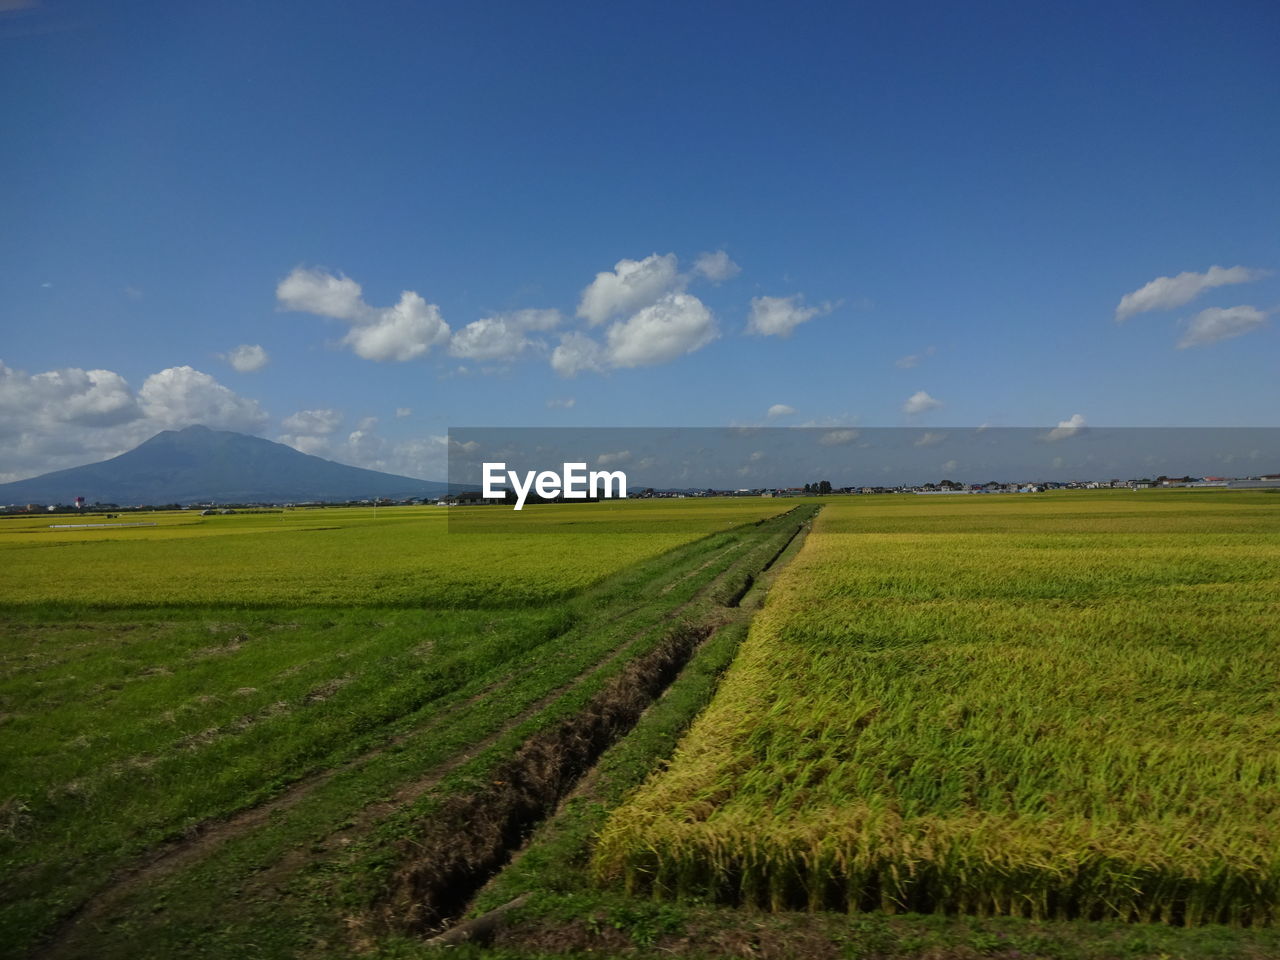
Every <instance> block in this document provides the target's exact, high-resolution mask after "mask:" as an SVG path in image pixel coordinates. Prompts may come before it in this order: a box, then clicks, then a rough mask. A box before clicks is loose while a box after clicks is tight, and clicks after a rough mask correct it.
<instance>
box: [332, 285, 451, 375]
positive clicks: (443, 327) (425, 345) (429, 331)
mask: <svg viewBox="0 0 1280 960" xmlns="http://www.w3.org/2000/svg"><path fill="white" fill-rule="evenodd" d="M448 339H449V325H448V324H447V323H445V322H444V318H443V317H441V316H440V308H439V307H437V306H436V305H435V304H434V303H427V301H425V300H424V299H422V297H420V296H419V295H418V294H416V293H414V292H413V291H412V290H406V291H404V292H403V293H402V294H401V295H400V302H399V303H397V304H396V305H395V306H394V307H391V308H389V309H387V310H380V311H378V314H377V316H376V318H375V319H373V320H372V321H369V322H367V323H362V324H358V325H356V326H354V327H352V328H351V330H350V331H348V333H347V335H346V336H345V337H343V338H342V342H343V343H346V344H349V345H350V347H351V349H353V350H354V351H355V352H356V353H357V354H359V355H360V356H362V357H364V358H365V359H366V360H378V361H385V360H399V361H404V360H412V359H413V358H414V357H420V356H422V355H423V354H424V353H426V352H427V351H428V350H430V349H431V348H432V347H433V346H435V345H436V344H438V343H442V342H444V341H446V340H448Z"/></svg>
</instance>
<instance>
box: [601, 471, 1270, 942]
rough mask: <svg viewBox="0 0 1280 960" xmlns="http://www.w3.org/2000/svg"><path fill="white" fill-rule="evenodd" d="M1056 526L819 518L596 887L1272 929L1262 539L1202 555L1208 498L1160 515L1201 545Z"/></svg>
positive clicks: (1232, 540) (1261, 520)
mask: <svg viewBox="0 0 1280 960" xmlns="http://www.w3.org/2000/svg"><path fill="white" fill-rule="evenodd" d="M1008 502H1010V503H1012V504H1014V506H1013V507H1011V508H1010V509H1015V508H1020V509H1026V510H1035V509H1043V507H1042V504H1040V503H1036V504H1034V505H1033V504H1032V502H1030V501H1008ZM1077 502H1078V503H1079V504H1080V505H1081V508H1080V509H1081V511H1082V516H1081V518H1080V520H1079V522H1078V523H1076V524H1074V525H1073V528H1071V529H1067V526H1068V525H1066V524H1063V523H1061V522H1058V523H1056V524H1055V527H1054V529H1055V531H1056V532H1054V533H1045V534H1040V535H1034V536H1026V535H1019V534H1012V533H998V534H996V533H986V534H974V533H959V534H945V533H938V532H931V533H929V534H928V535H924V534H921V533H913V532H900V533H866V534H864V533H859V532H857V531H858V530H859V529H860V527H859V524H860V520H861V515H860V514H859V510H860V509H866V507H864V506H863V504H861V503H842V504H835V505H831V506H829V507H828V508H827V509H826V511H824V513H823V515H822V516H821V517H820V518H819V520H818V521H817V524H816V526H815V532H814V535H813V536H811V537H810V539H809V541H808V543H807V544H806V546H805V548H804V550H803V551H802V553H801V555H800V556H799V557H798V558H797V560H796V562H795V563H794V564H792V566H791V567H790V568H789V569H788V570H787V571H786V572H785V574H784V575H783V576H782V577H781V578H780V579H779V581H778V583H777V585H776V586H775V588H774V593H773V594H772V595H771V598H770V601H769V605H768V606H767V607H766V608H765V610H764V611H763V613H762V614H761V615H760V616H759V617H758V618H757V620H756V622H755V624H754V625H753V628H752V631H751V635H750V638H749V640H748V641H747V643H746V644H745V645H744V647H743V649H742V652H741V654H740V657H739V659H738V661H737V662H736V663H735V665H734V667H733V668H732V670H731V671H730V673H729V675H728V676H727V677H726V680H725V682H724V685H723V686H722V688H721V690H720V692H719V693H718V695H717V697H716V699H715V701H714V702H713V703H712V705H711V707H710V709H709V710H708V711H707V713H706V714H705V715H704V716H703V717H702V718H701V719H700V720H699V721H698V723H697V724H695V726H694V727H693V728H692V730H691V732H690V734H689V736H688V737H687V738H686V740H685V742H684V744H683V745H682V748H681V750H680V751H679V753H678V755H677V757H676V759H675V761H674V762H673V764H672V766H671V768H670V769H669V770H668V771H667V772H666V773H664V774H663V775H661V776H659V777H657V778H656V779H654V780H652V781H650V782H649V783H648V784H647V785H646V786H645V787H644V788H643V789H642V790H641V791H640V793H639V794H638V795H637V796H636V797H635V798H634V799H633V801H632V802H630V803H629V804H628V805H626V806H624V807H623V808H621V809H620V810H619V811H618V812H617V813H616V814H615V815H614V817H613V818H612V819H611V821H610V822H609V824H608V825H607V826H606V828H605V830H604V832H603V835H602V837H601V841H600V844H599V847H598V850H597V857H596V865H597V868H598V870H599V871H600V873H601V874H603V875H605V876H612V877H622V878H625V882H626V883H627V885H628V886H629V887H630V888H631V889H632V890H639V889H646V888H652V889H654V890H655V891H657V892H658V893H661V894H674V895H696V896H710V897H714V898H716V899H719V900H723V901H729V902H743V903H752V904H758V905H761V906H766V907H770V908H773V909H782V908H790V907H808V908H810V909H823V908H840V909H869V908H879V909H887V910H891V911H905V910H913V911H937V910H948V911H962V912H971V913H993V914H1021V915H1027V916H1033V917H1064V918H1065V917H1086V918H1101V917H1110V918H1122V919H1131V920H1164V921H1169V922H1177V923H1188V924H1196V923H1207V922H1231V923H1238V924H1260V923H1271V922H1274V921H1275V920H1276V914H1277V906H1278V905H1280V843H1278V842H1277V841H1280V757H1278V756H1277V752H1276V749H1275V745H1276V743H1277V742H1280V711H1278V710H1277V706H1280V696H1278V695H1277V691H1276V687H1275V682H1274V678H1275V677H1276V675H1277V672H1278V670H1280V644H1277V642H1276V641H1277V639H1280V632H1278V629H1277V623H1280V617H1278V616H1277V614H1280V603H1278V602H1277V597H1280V576H1278V575H1277V570H1280V534H1277V533H1276V532H1275V530H1276V524H1275V520H1274V518H1273V516H1271V515H1269V514H1266V513H1261V514H1260V513H1257V512H1256V511H1253V512H1250V510H1249V509H1243V508H1242V511H1241V514H1240V515H1239V516H1237V517H1236V518H1235V519H1236V520H1237V521H1238V522H1237V523H1235V524H1233V529H1243V530H1244V531H1246V532H1240V533H1231V534H1221V533H1216V532H1215V531H1216V530H1217V529H1218V528H1217V527H1216V526H1215V519H1214V518H1215V517H1217V516H1220V515H1221V512H1222V511H1223V510H1224V509H1230V505H1231V500H1230V498H1229V497H1228V496H1226V495H1223V496H1222V497H1221V498H1217V499H1214V500H1205V499H1201V500H1195V501H1193V500H1190V499H1187V500H1184V501H1182V502H1183V503H1185V504H1187V506H1186V510H1187V511H1188V512H1187V513H1186V516H1185V517H1184V518H1183V520H1184V521H1185V523H1190V522H1192V520H1193V518H1194V516H1195V509H1196V507H1197V506H1199V505H1200V504H1204V505H1205V507H1206V509H1209V510H1211V511H1212V516H1207V517H1206V519H1205V520H1204V522H1203V532H1202V533H1187V532H1179V533H1153V534H1139V533H1126V534H1116V533H1100V532H1094V531H1092V530H1091V518H1089V517H1088V516H1085V515H1083V511H1084V510H1086V509H1088V507H1089V502H1088V500H1087V499H1086V498H1080V499H1079V500H1078V501H1077ZM1146 502H1149V503H1151V504H1153V506H1156V507H1158V508H1159V509H1160V510H1162V511H1167V507H1168V502H1167V501H1164V500H1162V499H1157V498H1154V497H1153V498H1152V499H1151V500H1149V501H1146ZM1021 503H1026V504H1027V506H1026V507H1025V508H1022V507H1019V506H1018V505H1019V504H1021ZM995 505H996V501H994V500H993V501H988V502H985V503H983V504H981V507H980V509H982V510H984V511H989V510H991V509H992V508H993V507H994V506H995ZM1070 506H1071V502H1070V500H1063V501H1059V502H1058V504H1057V508H1058V509H1059V510H1064V509H1065V510H1069V509H1070ZM1278 506H1280V505H1278ZM898 509H899V510H900V511H901V512H900V513H899V515H898V518H897V520H896V521H895V522H896V523H898V524H900V525H905V522H906V520H907V518H908V517H909V514H908V513H907V512H906V508H898ZM910 509H912V510H915V511H918V515H919V517H920V518H921V521H922V523H921V525H922V528H926V529H928V530H930V531H937V530H939V529H940V527H939V524H938V520H939V517H940V516H942V515H944V514H943V513H940V511H947V512H950V513H951V514H952V515H954V516H956V517H957V518H959V521H960V524H959V525H961V526H963V525H964V523H963V521H964V510H965V509H966V506H965V505H962V504H954V503H952V504H946V505H940V504H936V503H932V502H931V503H917V504H915V505H913V506H912V507H911V508H910ZM1134 509H1135V510H1138V511H1140V510H1141V506H1140V503H1139V502H1135V506H1134ZM1185 523H1184V524H1180V527H1185Z"/></svg>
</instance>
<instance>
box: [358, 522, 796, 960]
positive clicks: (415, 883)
mask: <svg viewBox="0 0 1280 960" xmlns="http://www.w3.org/2000/svg"><path fill="white" fill-rule="evenodd" d="M816 512H817V511H816V508H803V509H800V508H798V509H797V510H796V511H792V512H791V513H792V514H794V521H793V524H792V526H791V529H790V530H789V531H788V534H787V535H786V536H785V537H784V538H781V542H780V543H779V542H778V541H776V540H774V541H772V542H769V541H766V542H765V543H764V544H762V545H761V546H762V547H764V548H765V549H764V550H752V551H748V552H747V554H746V555H745V556H744V557H742V558H741V560H739V561H738V562H737V563H735V564H734V565H733V566H731V567H730V568H729V569H728V570H726V571H725V572H724V573H722V574H721V575H720V576H718V577H717V578H716V579H715V580H713V581H712V582H711V583H710V584H709V585H708V586H707V587H705V588H704V589H703V590H702V591H701V592H700V594H699V595H698V597H697V598H696V599H695V600H694V601H691V602H690V603H689V604H686V605H685V608H683V609H682V611H681V619H679V620H678V621H677V622H676V623H675V624H674V625H673V626H671V627H670V628H669V629H668V630H667V631H666V633H665V635H664V637H663V639H662V640H661V641H660V642H659V643H658V644H657V645H656V646H654V647H653V648H651V649H650V650H648V651H647V652H645V653H643V654H640V655H638V656H636V657H634V658H633V659H631V660H629V661H628V662H627V663H626V665H625V666H624V667H623V669H622V670H621V671H620V672H618V673H617V674H615V675H614V676H613V677H612V678H611V679H610V680H609V681H607V682H606V683H605V684H604V685H603V686H602V687H601V688H600V689H599V691H598V692H597V693H596V694H595V695H594V696H593V697H592V698H591V699H590V700H589V701H588V702H587V703H586V705H585V706H584V707H583V708H582V709H581V710H579V711H578V712H577V713H575V714H573V715H571V716H568V717H565V718H564V719H562V720H561V721H560V722H559V723H557V724H556V725H554V726H553V727H550V728H548V729H545V730H543V731H541V732H540V733H538V734H536V735H535V736H533V737H531V738H530V739H529V740H528V741H526V742H525V743H524V744H523V745H522V746H521V747H520V749H519V750H518V751H517V752H516V753H515V755H514V756H512V757H511V758H510V759H508V760H506V761H505V762H503V763H501V764H500V765H499V766H498V767H496V768H495V769H494V770H493V771H492V774H491V780H490V783H489V784H488V785H487V786H486V787H485V788H483V789H481V790H479V791H477V792H474V793H471V794H467V795H462V796H457V797H454V798H452V799H450V800H449V801H448V802H447V803H446V804H445V805H443V806H442V807H441V808H439V809H438V810H436V811H434V812H433V815H432V817H431V818H430V820H429V821H424V822H423V823H422V824H421V829H420V830H419V831H418V832H416V833H415V834H414V835H412V836H410V837H407V838H405V839H404V840H403V841H402V843H401V845H400V851H399V852H400V860H401V862H400V866H399V867H398V869H397V870H396V871H395V873H394V878H393V882H392V884H391V888H390V890H389V892H388V895H387V896H386V898H385V899H384V900H383V901H382V903H381V904H380V905H379V908H378V914H379V916H378V918H377V919H378V926H380V927H381V928H382V929H383V930H385V931H392V932H401V933H409V934H412V935H415V936H418V937H430V938H431V939H430V940H429V942H430V943H433V944H435V945H439V946H451V945H455V944H457V943H461V942H468V941H470V942H485V941H487V940H489V939H490V938H492V936H493V935H494V934H495V933H496V932H497V931H498V930H500V929H501V928H502V926H503V925H504V924H505V922H506V919H507V915H508V914H509V913H510V912H511V911H512V909H513V908H515V907H518V906H519V905H521V904H523V902H524V900H525V899H526V898H527V895H528V891H524V892H522V893H520V894H518V895H517V896H516V897H515V898H514V899H512V900H511V901H508V902H506V903H504V904H502V905H501V906H498V907H497V908H495V909H493V910H492V911H490V912H487V913H484V914H483V915H482V916H480V917H479V918H474V919H471V920H465V919H463V918H465V917H466V916H467V914H468V913H469V912H470V909H471V907H472V905H473V902H474V900H475V897H476V895H477V893H479V892H480V891H481V890H482V889H483V888H485V887H486V885H489V884H491V883H492V882H493V881H494V879H495V877H497V875H498V874H500V873H501V871H503V869H504V868H505V867H506V866H507V865H508V864H509V863H511V862H512V860H513V859H514V858H517V857H519V856H520V855H521V854H522V853H523V852H524V850H525V849H526V847H527V845H528V843H529V842H530V839H531V836H532V834H533V833H534V831H535V830H536V829H537V828H539V827H542V826H545V825H546V824H547V822H548V820H549V819H551V818H554V817H555V816H556V814H557V812H558V810H559V809H560V808H561V805H562V804H563V803H564V801H565V800H566V799H567V798H569V797H570V796H571V795H573V794H574V792H575V790H577V789H578V787H579V785H580V784H581V783H582V782H583V781H584V779H586V778H587V775H588V774H590V773H592V772H593V770H594V766H595V764H596V763H597V761H598V760H599V759H600V757H601V755H602V754H604V753H605V751H606V750H608V749H609V748H610V747H612V746H614V745H615V744H618V743H619V741H621V740H622V739H623V738H625V737H626V736H627V735H628V734H629V733H630V732H631V731H632V730H633V728H634V727H635V726H636V724H637V722H638V721H639V720H640V719H641V717H642V716H644V715H645V713H646V712H647V711H648V710H650V708H651V707H652V706H653V705H654V703H655V702H656V701H658V700H659V699H660V698H662V697H663V695H664V694H665V693H666V692H667V691H668V689H669V688H670V687H671V685H672V684H673V683H674V682H675V681H676V680H677V678H678V677H680V675H681V672H682V671H683V670H684V669H685V667H686V665H687V664H688V663H689V662H690V659H691V658H692V657H693V656H694V655H695V653H697V652H698V650H699V649H700V647H702V646H703V645H704V644H705V643H707V641H708V640H709V639H710V638H711V637H713V636H714V635H716V634H717V632H718V631H721V630H723V629H724V628H725V627H727V626H729V625H730V624H733V625H734V626H736V627H738V628H739V633H738V636H739V637H741V636H745V632H746V627H747V625H749V623H750V620H751V618H752V616H753V615H754V613H755V611H756V610H758V609H759V607H760V606H761V604H762V603H763V601H764V596H765V595H766V593H767V590H768V586H769V584H770V583H771V582H772V578H773V575H776V572H777V570H776V569H775V568H776V567H777V566H778V564H779V560H780V559H781V558H782V557H783V556H784V554H787V551H788V550H789V549H792V551H793V554H794V549H798V547H799V545H800V543H801V542H802V541H803V538H804V535H805V533H806V532H807V530H808V529H809V522H810V520H811V519H812V516H813V514H814V513H816ZM734 648H735V649H736V642H735V643H734ZM731 658H732V652H730V654H729V656H728V657H727V658H726V659H725V661H724V663H723V664H721V667H720V669H723V667H725V666H727V665H728V660H729V659H731ZM692 719H693V716H692V715H691V716H688V717H687V718H685V721H684V722H685V725H687V723H688V722H691V721H692ZM661 759H665V758H654V760H655V761H658V760H661Z"/></svg>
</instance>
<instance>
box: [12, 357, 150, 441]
mask: <svg viewBox="0 0 1280 960" xmlns="http://www.w3.org/2000/svg"><path fill="white" fill-rule="evenodd" d="M141 415H142V411H141V410H140V408H139V407H138V404H137V400H136V399H135V397H134V395H133V391H132V390H131V389H130V388H129V384H128V383H127V382H126V381H125V379H124V378H123V377H122V376H120V374H118V373H115V372H113V371H111V370H81V369H80V368H79V367H68V368H65V369H62V370H50V371H49V372H47V373H37V374H35V375H34V376H28V375H27V374H26V373H24V372H23V371H21V370H15V369H13V368H11V367H9V366H7V365H6V364H5V363H4V362H3V361H0V429H3V428H4V427H9V428H11V429H13V430H17V429H20V428H21V427H23V426H24V425H31V426H35V427H37V428H40V427H44V428H48V427H51V426H54V425H56V424H75V425H78V426H86V427H93V426H99V427H102V426H112V425H115V424H119V423H127V422H128V421H130V420H134V419H137V418H138V417H140V416H141ZM7 432H8V431H6V433H7Z"/></svg>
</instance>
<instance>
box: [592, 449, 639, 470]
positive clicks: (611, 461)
mask: <svg viewBox="0 0 1280 960" xmlns="http://www.w3.org/2000/svg"><path fill="white" fill-rule="evenodd" d="M630 460H631V451H630V450H619V451H617V452H616V453H602V454H600V456H598V457H596V466H598V467H612V466H614V465H615V464H619V463H628V462H630Z"/></svg>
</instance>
